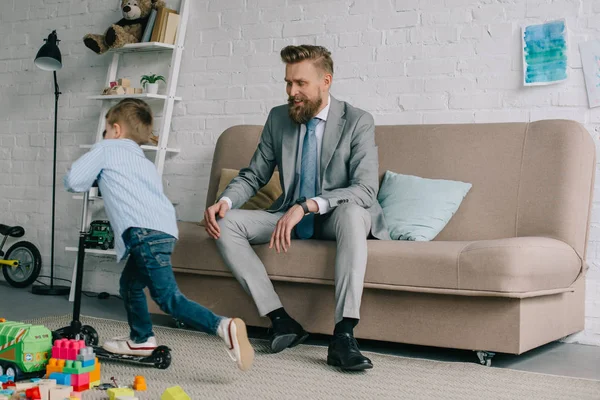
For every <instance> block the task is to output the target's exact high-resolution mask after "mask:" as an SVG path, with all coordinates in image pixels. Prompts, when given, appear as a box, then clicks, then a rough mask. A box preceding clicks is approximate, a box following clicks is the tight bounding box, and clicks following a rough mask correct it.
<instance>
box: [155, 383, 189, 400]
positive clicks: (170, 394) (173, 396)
mask: <svg viewBox="0 0 600 400" xmlns="http://www.w3.org/2000/svg"><path fill="white" fill-rule="evenodd" d="M160 400H192V399H191V397H190V396H188V395H187V394H186V393H185V392H184V391H183V389H182V388H181V386H173V387H170V388H168V389H167V390H165V391H164V393H163V394H162V396H160Z"/></svg>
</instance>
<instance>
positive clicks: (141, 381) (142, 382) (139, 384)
mask: <svg viewBox="0 0 600 400" xmlns="http://www.w3.org/2000/svg"><path fill="white" fill-rule="evenodd" d="M147 389H148V387H147V386H146V378H144V377H143V376H141V375H138V376H136V377H135V378H134V380H133V390H137V391H144V390H147Z"/></svg>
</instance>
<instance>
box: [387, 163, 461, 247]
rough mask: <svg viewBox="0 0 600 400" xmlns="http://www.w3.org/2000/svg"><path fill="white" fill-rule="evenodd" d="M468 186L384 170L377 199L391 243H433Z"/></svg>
mask: <svg viewBox="0 0 600 400" xmlns="http://www.w3.org/2000/svg"><path fill="white" fill-rule="evenodd" d="M471 186H472V185H471V184H470V183H466V182H460V181H453V180H447V179H427V178H421V177H419V176H414V175H404V174H398V173H395V172H392V171H386V172H385V175H384V177H383V182H382V183H381V188H380V189H379V194H378V196H377V200H378V201H379V203H380V204H381V208H382V209H383V215H384V217H385V222H386V223H387V226H388V229H389V231H390V237H391V238H392V239H394V240H415V241H421V242H422V241H429V240H433V239H434V238H435V237H436V236H437V235H438V233H440V232H441V230H442V229H444V227H445V226H446V224H447V223H448V221H450V218H452V216H453V215H454V213H455V212H456V210H458V207H459V206H460V203H461V202H462V200H463V199H464V198H465V196H466V195H467V193H468V192H469V190H470V189H471Z"/></svg>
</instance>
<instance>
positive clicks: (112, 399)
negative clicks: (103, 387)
mask: <svg viewBox="0 0 600 400" xmlns="http://www.w3.org/2000/svg"><path fill="white" fill-rule="evenodd" d="M106 393H107V394H108V398H109V400H116V399H117V396H130V397H133V396H135V393H134V391H133V390H132V389H129V388H112V389H108V390H107V391H106Z"/></svg>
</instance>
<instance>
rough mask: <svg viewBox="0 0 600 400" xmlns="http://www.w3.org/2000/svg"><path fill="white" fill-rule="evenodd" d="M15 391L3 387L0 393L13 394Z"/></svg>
mask: <svg viewBox="0 0 600 400" xmlns="http://www.w3.org/2000/svg"><path fill="white" fill-rule="evenodd" d="M14 392H15V391H14V390H12V389H2V390H0V394H1V395H4V396H12V395H13V393H14Z"/></svg>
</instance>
